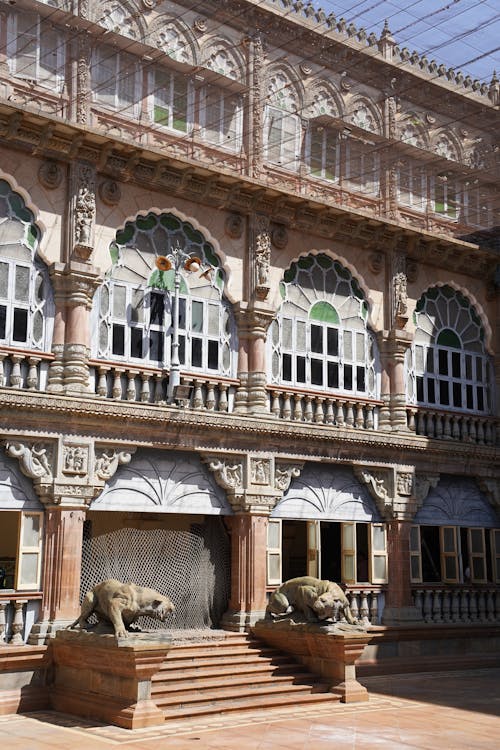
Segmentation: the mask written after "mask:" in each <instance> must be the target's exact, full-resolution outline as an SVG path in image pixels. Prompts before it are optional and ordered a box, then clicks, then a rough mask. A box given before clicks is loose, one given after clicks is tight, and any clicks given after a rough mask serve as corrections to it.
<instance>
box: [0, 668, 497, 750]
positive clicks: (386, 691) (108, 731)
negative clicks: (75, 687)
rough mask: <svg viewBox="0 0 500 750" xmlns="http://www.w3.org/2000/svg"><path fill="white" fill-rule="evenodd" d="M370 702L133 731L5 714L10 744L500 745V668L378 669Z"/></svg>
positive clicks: (4, 743)
mask: <svg viewBox="0 0 500 750" xmlns="http://www.w3.org/2000/svg"><path fill="white" fill-rule="evenodd" d="M362 682H363V683H364V684H365V685H366V686H367V688H368V690H369V691H370V700H369V702H368V703H361V704H350V705H344V704H334V705H333V706H332V707H331V708H324V706H322V707H321V708H319V709H317V710H316V711H313V709H307V710H306V709H293V708H289V709H286V710H285V709H283V710H279V711H267V712H266V711H259V712H255V713H241V714H238V715H234V716H231V717H230V718H225V719H221V718H218V719H212V720H202V719H196V721H195V720H193V721H192V722H191V723H186V722H182V723H181V722H170V723H169V724H166V725H165V726H160V727H154V728H150V729H138V730H135V731H128V730H126V729H120V728H118V727H112V726H107V725H104V724H99V723H96V722H87V721H83V720H79V719H75V718H74V717H70V716H65V715H62V714H57V713H55V712H51V711H44V712H37V713H32V714H26V715H11V716H2V717H0V745H1V747H3V748H6V750H49V748H50V749H51V750H111V748H113V747H116V748H117V750H118V749H119V748H122V749H123V750H163V748H165V750H167V748H168V749H169V750H170V749H173V750H188V749H189V750H193V749H199V748H207V749H209V750H212V748H213V749H214V750H215V749H216V748H217V749H218V750H285V748H286V750H310V749H311V750H318V749H319V750H322V749H323V748H324V750H327V749H329V748H332V750H333V749H334V748H335V750H365V748H366V750H368V748H369V749H370V750H374V749H375V750H377V748H380V750H415V749H416V748H418V749H419V750H427V749H429V750H431V749H432V750H437V748H439V750H476V749H477V750H479V749H480V748H481V749H482V750H498V748H500V669H478V670H468V671H456V672H440V673H434V674H417V675H397V676H391V677H371V678H369V679H364V680H362Z"/></svg>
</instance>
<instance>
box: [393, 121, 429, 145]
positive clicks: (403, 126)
mask: <svg viewBox="0 0 500 750" xmlns="http://www.w3.org/2000/svg"><path fill="white" fill-rule="evenodd" d="M396 125H397V131H398V138H399V140H401V141H403V143H408V144H409V145H411V146H415V147H416V148H429V134H428V132H427V130H426V128H425V125H424V123H423V122H422V120H421V118H420V116H419V115H418V114H417V113H416V112H405V114H404V115H403V116H401V117H399V118H398V119H397V123H396ZM418 141H420V143H419V142H418Z"/></svg>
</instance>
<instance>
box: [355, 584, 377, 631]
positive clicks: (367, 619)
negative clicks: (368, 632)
mask: <svg viewBox="0 0 500 750" xmlns="http://www.w3.org/2000/svg"><path fill="white" fill-rule="evenodd" d="M346 596H347V598H348V600H349V606H350V608H351V612H352V614H353V616H354V617H355V618H356V619H357V620H360V622H362V623H363V625H380V623H381V622H382V615H383V612H384V599H385V597H384V592H383V591H382V590H381V589H380V587H379V588H374V587H370V586H363V587H357V588H351V587H349V588H348V589H347V591H346Z"/></svg>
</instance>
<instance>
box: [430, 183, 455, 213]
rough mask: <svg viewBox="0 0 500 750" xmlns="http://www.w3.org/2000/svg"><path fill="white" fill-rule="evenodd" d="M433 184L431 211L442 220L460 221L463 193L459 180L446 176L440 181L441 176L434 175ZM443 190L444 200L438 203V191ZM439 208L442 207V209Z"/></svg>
mask: <svg viewBox="0 0 500 750" xmlns="http://www.w3.org/2000/svg"><path fill="white" fill-rule="evenodd" d="M431 184H432V199H431V210H432V211H433V213H434V214H436V216H439V217H440V218H442V219H448V220H449V221H458V220H459V218H460V214H461V191H460V187H459V185H458V181H457V179H456V178H455V177H453V176H452V177H449V176H448V175H444V178H443V179H440V175H434V176H433V177H432V178H431ZM441 189H442V192H443V195H442V198H443V200H442V201H438V200H437V191H438V190H441ZM438 206H442V209H441V208H438Z"/></svg>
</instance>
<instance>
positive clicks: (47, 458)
mask: <svg viewBox="0 0 500 750" xmlns="http://www.w3.org/2000/svg"><path fill="white" fill-rule="evenodd" d="M54 447H55V446H54V445H52V444H51V443H24V442H20V441H13V442H11V443H6V445H5V450H6V452H7V455H9V456H12V458H17V460H18V461H19V468H20V470H21V472H22V473H23V474H24V476H25V477H29V478H30V479H33V484H34V485H35V486H36V485H37V484H40V483H41V482H52V478H53V465H54Z"/></svg>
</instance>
